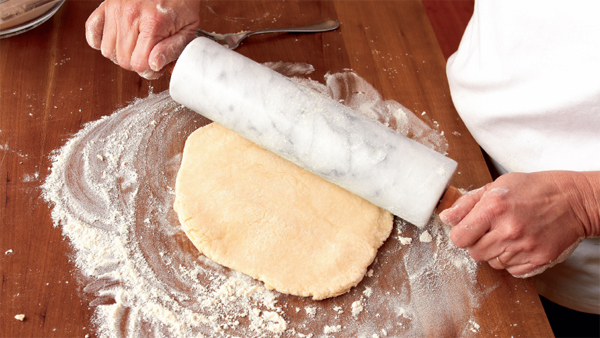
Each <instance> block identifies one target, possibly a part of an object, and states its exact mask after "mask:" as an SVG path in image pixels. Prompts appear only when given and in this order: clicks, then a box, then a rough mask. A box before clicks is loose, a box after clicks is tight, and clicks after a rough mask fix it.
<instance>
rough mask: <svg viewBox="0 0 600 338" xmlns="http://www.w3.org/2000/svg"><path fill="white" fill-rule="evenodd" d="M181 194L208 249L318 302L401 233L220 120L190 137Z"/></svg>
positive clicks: (358, 274)
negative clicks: (390, 238)
mask: <svg viewBox="0 0 600 338" xmlns="http://www.w3.org/2000/svg"><path fill="white" fill-rule="evenodd" d="M175 190H176V199H175V204H174V208H175V211H176V212H177V214H178V217H179V220H180V222H181V224H182V227H183V230H184V231H185V233H186V234H187V236H188V237H189V239H190V240H191V241H192V243H193V244H194V245H195V246H196V248H198V250H199V251H200V252H201V253H203V254H204V255H205V256H207V257H208V258H210V259H212V260H214V261H215V262H217V263H219V264H221V265H224V266H227V267H229V268H232V269H234V270H238V271H240V272H242V273H244V274H247V275H250V276H252V277H254V278H256V279H259V280H261V281H263V282H264V283H265V286H266V287H267V288H270V289H271V288H274V289H276V290H277V291H280V292H283V293H288V294H293V295H298V296H305V297H308V296H312V297H313V299H317V300H318V299H324V298H328V297H333V296H337V295H340V294H342V293H345V292H347V291H348V290H350V288H351V287H353V286H355V285H356V284H358V283H359V282H360V281H361V279H362V278H363V276H364V275H365V272H366V269H367V267H368V266H369V265H370V264H371V262H372V261H373V259H374V258H375V255H376V253H377V249H378V248H379V247H380V246H381V245H382V244H383V242H384V241H385V240H386V239H387V237H388V236H389V234H390V231H391V229H392V217H393V216H392V215H391V214H390V213H389V212H387V211H385V210H383V209H381V208H379V207H377V206H375V205H373V204H371V203H370V202H368V201H366V200H364V199H362V198H360V197H358V196H356V195H354V194H352V193H349V192H348V191H346V190H344V189H342V188H340V187H338V186H336V185H334V184H332V183H329V182H327V181H325V180H323V179H322V178H320V177H318V176H317V175H314V174H312V173H310V172H308V171H306V170H304V169H302V168H300V167H298V166H296V165H295V164H292V163H291V162H288V161H286V160H284V159H282V158H281V157H279V156H277V155H275V154H273V153H271V152H269V151H267V150H265V149H263V148H261V147H259V146H257V145H255V144H254V143H252V142H250V141H248V140H246V139H244V138H242V137H241V136H239V135H237V134H235V133H233V132H231V131H229V130H227V129H225V128H224V127H222V126H220V125H218V124H216V123H212V124H210V125H208V126H205V127H203V128H200V129H198V130H196V131H195V132H194V133H193V134H191V135H190V136H189V138H188V139H187V141H186V144H185V148H184V151H183V158H182V163H181V168H180V170H179V173H178V174H177V182H176V188H175Z"/></svg>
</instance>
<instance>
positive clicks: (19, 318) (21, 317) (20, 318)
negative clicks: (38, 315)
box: [15, 314, 25, 321]
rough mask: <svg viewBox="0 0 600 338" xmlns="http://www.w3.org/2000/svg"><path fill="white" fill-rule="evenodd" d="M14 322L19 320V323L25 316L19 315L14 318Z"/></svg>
mask: <svg viewBox="0 0 600 338" xmlns="http://www.w3.org/2000/svg"><path fill="white" fill-rule="evenodd" d="M15 319H16V320H20V321H24V320H25V315H24V314H19V315H16V316H15Z"/></svg>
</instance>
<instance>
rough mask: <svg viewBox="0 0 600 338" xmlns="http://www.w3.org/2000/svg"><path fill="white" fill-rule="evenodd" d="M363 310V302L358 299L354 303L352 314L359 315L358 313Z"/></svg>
mask: <svg viewBox="0 0 600 338" xmlns="http://www.w3.org/2000/svg"><path fill="white" fill-rule="evenodd" d="M362 310H363V306H362V303H361V302H360V300H357V301H355V302H354V303H352V315H353V316H354V317H356V316H358V314H359V313H361V312H362Z"/></svg>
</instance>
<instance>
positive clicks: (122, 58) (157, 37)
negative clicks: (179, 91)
mask: <svg viewBox="0 0 600 338" xmlns="http://www.w3.org/2000/svg"><path fill="white" fill-rule="evenodd" d="M199 10H200V1H199V0H105V1H104V2H103V3H102V4H101V5H100V6H99V7H98V8H97V9H96V10H95V11H94V12H93V13H92V14H91V15H90V17H89V18H88V20H87V22H86V25H85V26H86V39H87V41H88V44H89V45H90V46H91V47H92V48H94V49H99V50H101V51H102V55H103V56H104V57H106V58H108V59H110V60H112V61H113V62H115V63H116V64H118V65H119V66H121V67H123V68H124V69H127V70H133V71H135V72H137V73H138V74H139V75H140V76H142V77H144V78H146V79H156V78H158V77H160V76H161V75H162V73H163V72H164V67H165V65H167V64H169V63H170V62H173V61H175V60H176V59H177V58H178V57H179V55H180V54H181V52H182V51H183V49H184V47H185V46H186V45H187V44H188V43H189V42H190V41H191V40H193V39H194V38H195V37H196V28H198V24H199V22H200V19H199V17H200V13H199Z"/></svg>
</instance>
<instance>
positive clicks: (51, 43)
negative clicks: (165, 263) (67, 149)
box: [0, 1, 552, 337]
mask: <svg viewBox="0 0 600 338" xmlns="http://www.w3.org/2000/svg"><path fill="white" fill-rule="evenodd" d="M98 3H99V2H82V1H72V2H67V3H66V4H65V5H64V6H63V8H61V10H60V11H59V12H58V13H57V14H56V16H55V17H53V18H52V19H51V20H49V21H48V22H46V23H45V24H43V25H42V26H40V27H38V28H36V29H35V30H32V31H30V32H28V33H25V34H23V35H19V36H15V37H11V38H9V39H4V40H0V74H2V76H1V78H0V110H1V113H0V158H1V160H0V163H2V165H1V167H0V174H1V175H2V177H3V179H2V180H1V184H0V187H1V188H0V194H1V196H2V201H3V203H2V205H1V207H0V208H1V217H2V222H1V223H0V230H1V232H0V233H1V236H0V251H1V252H0V263H1V266H0V270H1V271H2V275H3V282H2V294H1V296H0V297H1V298H0V300H1V306H2V315H1V316H0V326H1V327H2V330H0V331H1V332H0V336H2V337H13V336H19V337H27V336H32V337H33V336H44V337H53V336H60V337H64V336H78V337H82V336H84V335H85V334H87V333H90V334H91V335H92V336H93V335H94V334H95V331H94V326H93V324H92V323H91V316H92V314H93V311H94V308H95V306H93V305H90V304H91V302H92V301H93V300H94V297H91V296H90V295H89V294H86V292H84V290H83V288H84V286H85V285H86V284H85V282H84V281H82V280H81V278H80V277H78V273H77V271H78V270H77V268H76V267H75V266H74V263H73V262H72V260H70V258H71V257H72V248H71V247H70V244H69V242H68V241H67V240H65V239H64V238H63V237H62V235H61V229H60V228H54V227H53V224H52V220H51V219H50V209H49V207H48V205H47V204H46V203H45V202H44V201H43V200H42V199H41V198H40V192H41V190H40V185H41V184H42V183H43V182H44V180H45V178H46V177H47V175H48V174H49V166H50V164H51V160H50V155H51V153H52V152H53V151H54V150H56V149H58V148H60V147H61V146H62V145H64V143H65V142H66V140H67V139H69V138H71V137H72V136H73V135H74V134H75V133H76V132H78V131H79V130H80V129H81V128H82V127H83V125H84V124H85V123H86V122H90V121H96V120H98V119H99V118H100V117H102V116H105V115H110V114H112V112H113V111H115V110H116V109H118V108H120V107H124V106H126V105H127V104H128V103H129V102H131V101H132V100H133V99H135V98H143V97H146V96H147V95H148V92H149V89H150V87H152V88H153V89H152V90H153V91H154V92H155V93H158V92H161V91H163V90H166V89H167V88H168V77H163V78H161V79H159V80H157V81H146V80H142V79H140V78H139V77H138V76H137V75H136V74H134V73H131V72H127V71H123V70H122V69H120V68H118V67H117V66H115V65H114V64H113V63H112V62H110V61H108V60H106V59H104V58H103V57H102V56H101V55H100V53H99V52H97V51H95V50H92V49H91V48H89V47H88V46H87V44H86V42H85V35H84V32H83V27H84V22H85V19H86V18H87V16H88V15H89V14H90V13H91V12H92V11H93V9H94V8H95V7H96V6H97V5H98ZM201 13H202V14H201V20H202V28H203V29H205V30H207V31H217V32H223V33H225V32H237V31H241V30H248V29H258V28H265V27H271V26H287V25H301V24H305V23H307V22H313V21H315V20H317V19H321V18H326V17H331V18H337V19H338V20H339V21H340V23H341V27H340V29H339V30H338V31H335V32H330V33H326V34H312V35H265V36H255V37H252V38H250V39H249V40H247V41H246V42H245V43H243V44H242V46H241V47H240V48H239V49H238V51H239V52H240V53H242V54H244V55H246V56H248V57H250V58H252V59H254V60H256V61H258V62H267V61H275V62H276V61H287V62H306V63H309V64H311V65H313V66H314V68H315V71H314V73H312V74H310V77H311V78H312V79H315V80H318V81H322V79H323V76H324V75H325V74H326V73H328V72H329V73H336V72H342V71H343V70H344V69H352V71H354V72H355V73H356V74H358V75H359V76H360V77H362V78H364V79H365V80H366V81H367V82H368V83H370V84H372V85H373V86H374V87H375V89H377V90H378V91H379V92H380V93H381V94H382V96H383V97H384V98H385V99H390V100H394V101H397V102H400V103H402V104H403V105H405V106H406V107H407V108H409V109H410V110H412V111H413V112H415V113H416V114H417V115H419V116H421V117H422V118H423V119H424V120H425V121H426V122H427V123H429V124H431V125H436V124H439V128H440V131H444V133H445V136H446V138H447V140H448V143H449V150H448V153H449V156H450V157H451V158H453V159H455V160H456V161H457V162H458V163H459V167H458V173H457V175H456V176H455V179H454V181H453V182H452V184H453V185H454V186H457V187H460V188H467V189H469V188H476V187H479V186H481V185H483V184H485V183H487V182H489V181H490V180H491V177H490V175H489V172H488V170H487V167H486V165H485V161H484V159H483V156H482V154H481V151H480V149H479V147H478V146H477V144H476V143H475V142H474V140H473V139H472V137H471V136H470V134H469V133H468V131H467V130H466V128H465V127H464V124H463V123H462V121H461V120H460V118H459V117H458V115H457V114H456V111H455V110H454V108H453V106H452V103H451V100H450V95H449V91H448V87H447V81H446V77H445V72H444V70H445V61H444V58H443V56H442V54H441V52H440V49H439V47H438V45H437V42H436V39H435V36H434V34H433V31H432V29H431V26H430V24H429V21H428V19H427V16H426V14H425V11H424V10H423V6H422V4H421V3H420V2H418V1H286V2H278V1H237V2H234V1H225V2H220V1H206V2H203V4H202V12H201ZM422 112H425V114H424V115H421V114H422ZM190 114H193V113H190ZM204 123H207V121H202V120H198V122H197V124H195V125H190V126H189V127H188V129H187V130H188V131H191V130H193V128H192V127H196V126H200V125H202V124H204ZM184 139H185V133H182V134H181V135H179V136H176V137H174V138H173V144H172V148H171V150H170V151H172V152H173V153H177V152H178V151H181V146H182V142H183V141H184ZM399 227H400V232H398V229H394V230H393V236H392V238H390V240H388V241H387V242H386V243H385V244H384V246H383V248H382V249H381V251H380V253H379V255H378V258H377V262H376V263H375V264H374V265H373V266H372V270H373V272H372V276H371V277H367V278H365V280H364V282H363V283H361V284H360V285H359V286H358V287H357V288H355V289H354V290H353V291H352V292H351V293H349V294H347V295H345V296H341V297H337V298H334V299H331V300H326V301H323V302H318V303H315V302H313V301H311V300H306V299H300V298H297V297H291V296H284V295H281V296H280V297H279V298H278V302H279V304H285V306H286V310H285V313H286V319H288V320H289V322H290V323H306V327H305V328H304V331H302V332H304V333H308V332H313V333H315V334H321V333H323V331H324V326H325V325H331V326H335V325H341V326H342V328H341V331H340V332H339V333H333V335H334V336H337V337H345V336H355V334H358V335H360V334H362V333H364V334H369V335H371V334H378V335H380V336H384V332H383V331H381V330H382V329H383V330H385V333H387V334H388V336H396V335H401V334H402V333H403V332H418V333H422V335H426V336H431V337H438V336H457V335H473V336H492V335H497V336H498V337H505V336H515V337H516V336H527V337H533V336H544V337H547V336H551V335H552V333H551V330H550V327H549V325H548V322H547V320H546V317H545V315H544V312H543V309H542V307H541V304H540V301H539V298H538V297H537V294H536V292H535V288H534V286H533V283H532V282H531V281H530V280H522V279H515V278H513V277H511V276H510V275H509V274H507V273H505V272H503V271H495V270H493V269H491V268H490V267H489V266H487V265H485V264H483V265H480V266H479V267H478V269H477V270H476V271H475V272H473V273H472V274H462V275H461V274H460V273H459V272H460V271H462V270H461V268H460V266H461V265H460V259H458V258H460V257H461V256H460V253H457V252H455V251H453V249H452V248H451V247H450V246H449V245H448V243H447V242H443V241H442V242H439V243H438V242H436V240H434V241H433V242H429V243H426V242H421V241H420V240H419V236H420V234H421V232H420V231H418V230H416V229H415V228H413V227H410V226H399ZM431 231H432V234H433V235H434V236H433V237H434V239H436V238H442V233H441V232H439V233H435V232H434V231H433V230H431ZM400 237H406V238H412V239H413V241H412V244H411V245H401V244H400ZM179 243H180V245H181V246H182V247H185V248H186V249H185V250H188V251H189V253H190V254H193V252H194V251H193V249H192V248H191V246H190V245H189V243H186V240H185V238H181V239H179ZM8 250H12V253H7V254H4V252H7V251H8ZM457 257H458V258H457ZM470 276H475V279H471V278H469V277H470ZM367 288H371V290H372V291H373V294H372V295H371V296H370V297H368V296H367V295H366V294H365V293H364V292H365V291H366V290H367ZM367 293H368V292H367ZM407 297H409V298H408V299H407ZM356 301H360V302H361V305H362V306H363V311H362V312H361V313H360V314H358V315H357V316H356V317H354V316H352V311H351V310H352V304H353V303H354V302H356ZM403 304H404V305H407V304H408V305H407V306H403ZM313 306H314V307H316V308H317V310H316V316H317V317H316V319H310V320H309V319H306V313H305V310H304V309H305V308H306V307H313ZM337 306H339V307H340V308H343V311H344V312H343V313H339V310H335V309H336V307H337ZM296 308H298V309H300V310H299V311H298V312H296ZM17 314H25V315H26V317H25V320H24V321H23V322H21V321H19V320H16V319H15V318H14V316H15V315H17ZM296 316H297V317H296ZM475 324H476V325H475ZM408 330H412V331H408Z"/></svg>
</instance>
